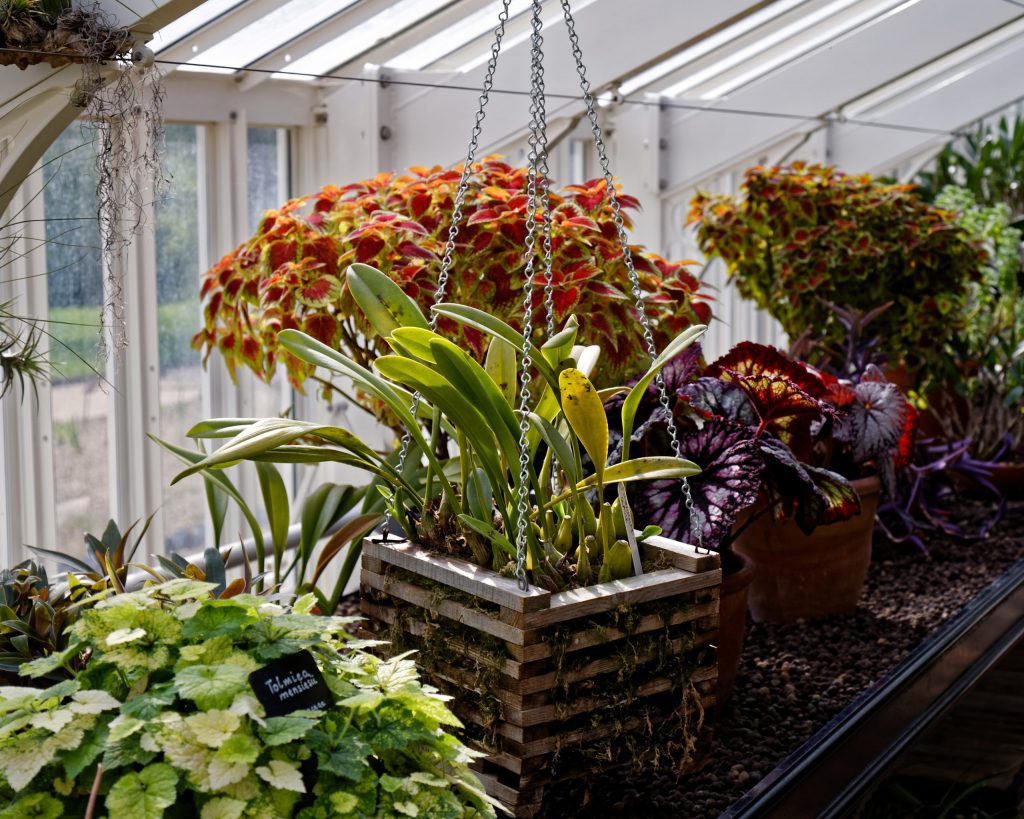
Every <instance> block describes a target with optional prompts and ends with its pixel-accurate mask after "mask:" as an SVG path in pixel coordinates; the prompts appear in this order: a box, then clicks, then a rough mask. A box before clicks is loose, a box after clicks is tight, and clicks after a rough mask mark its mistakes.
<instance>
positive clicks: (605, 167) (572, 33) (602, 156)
mask: <svg viewBox="0 0 1024 819" xmlns="http://www.w3.org/2000/svg"><path fill="white" fill-rule="evenodd" d="M561 3H562V11H563V15H564V17H565V27H566V30H567V31H568V33H569V42H570V43H571V44H572V56H573V58H574V59H575V60H576V73H577V74H578V75H579V78H580V89H581V90H582V91H583V100H584V102H585V103H586V106H587V118H588V119H589V120H590V130H591V132H592V133H593V135H594V144H595V146H596V147H597V157H598V160H599V161H600V163H601V171H602V173H603V175H604V180H605V184H606V185H607V187H608V197H609V199H610V201H611V208H612V218H613V220H614V221H615V227H616V230H617V231H618V234H619V242H620V243H621V244H622V260H623V262H624V263H625V265H626V270H627V272H628V273H629V284H630V289H631V291H632V294H633V300H634V302H635V304H636V309H637V313H638V315H639V320H640V327H641V329H642V330H643V336H644V344H645V346H646V348H647V353H648V355H649V356H650V357H651V361H654V359H655V358H657V355H658V349H657V345H656V344H655V343H654V334H653V332H652V331H651V321H650V318H649V317H648V316H647V310H646V305H645V304H644V293H643V290H642V289H641V288H640V276H639V275H638V274H637V272H636V267H635V266H634V265H633V255H632V254H631V253H630V250H629V238H628V236H627V235H626V225H625V222H624V220H623V217H622V208H621V206H620V205H619V196H618V193H617V192H616V190H615V178H614V177H613V176H612V172H611V166H610V165H609V163H608V150H607V148H606V147H605V144H604V138H603V136H602V133H601V125H600V124H599V123H598V121H597V109H596V107H595V104H594V95H593V93H592V91H591V89H590V81H589V80H588V79H587V69H586V67H585V66H584V65H583V51H582V50H581V49H580V39H579V36H578V35H577V34H576V23H575V21H574V20H573V16H572V9H571V8H570V7H569V0H561ZM655 383H656V384H657V387H658V402H659V403H660V404H661V408H662V411H663V412H664V413H665V423H666V426H667V428H668V436H669V439H670V441H671V445H672V452H673V454H675V456H676V457H677V458H678V457H680V452H681V451H682V447H681V446H680V443H679V431H678V429H676V421H675V417H674V415H673V413H672V402H671V401H670V400H669V397H668V389H667V388H666V386H665V379H664V378H662V377H661V373H660V372H659V373H658V375H657V377H656V379H655ZM683 496H684V498H685V501H686V511H687V514H688V515H689V520H690V529H691V535H693V536H694V537H695V538H696V541H697V544H696V545H697V547H698V548H701V547H703V545H704V537H703V533H702V531H701V529H702V528H703V527H701V526H697V527H696V531H694V529H695V527H694V511H695V510H694V505H693V493H692V492H691V491H690V484H689V482H688V481H687V480H686V478H683Z"/></svg>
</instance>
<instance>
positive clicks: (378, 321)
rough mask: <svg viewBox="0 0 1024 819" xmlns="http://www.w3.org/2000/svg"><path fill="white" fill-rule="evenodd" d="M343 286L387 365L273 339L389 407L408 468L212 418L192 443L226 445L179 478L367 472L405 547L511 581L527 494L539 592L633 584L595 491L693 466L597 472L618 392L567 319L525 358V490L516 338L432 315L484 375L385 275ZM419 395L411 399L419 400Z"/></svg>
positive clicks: (282, 427) (613, 515)
mask: <svg viewBox="0 0 1024 819" xmlns="http://www.w3.org/2000/svg"><path fill="white" fill-rule="evenodd" d="M347 277H348V286H349V290H350V292H351V293H352V295H353V297H354V298H355V299H356V301H357V303H358V305H359V307H360V309H361V310H362V311H363V313H364V314H365V316H366V318H367V320H368V321H369V322H370V324H372V325H373V327H374V329H375V331H376V332H377V333H378V334H379V335H380V336H381V337H383V338H385V339H386V340H387V342H388V344H389V346H390V347H391V350H392V353H391V354H390V355H385V356H381V357H379V358H378V359H377V360H376V362H374V368H373V369H372V370H371V369H369V368H366V367H364V366H362V365H360V364H358V363H356V362H355V361H353V360H352V359H350V358H348V357H347V356H345V355H343V354H341V353H339V352H337V351H335V350H332V349H331V348H330V347H328V346H326V345H325V344H323V343H321V342H319V341H317V340H316V339H314V338H311V337H310V336H308V335H306V334H304V333H301V332H298V331H295V330H286V331H284V332H282V333H281V334H280V336H279V337H278V342H279V343H280V344H281V346H283V347H284V348H286V349H287V350H288V351H289V352H290V353H291V354H292V355H295V356H297V357H298V358H300V359H302V360H303V361H305V362H307V363H308V364H311V365H314V366H318V367H322V368H324V369H325V370H326V371H328V372H329V373H330V374H332V376H341V377H345V378H348V379H350V380H351V381H352V382H354V384H355V386H356V387H357V388H358V389H359V390H362V391H363V392H364V393H366V394H368V395H370V396H372V397H373V398H374V399H375V400H377V401H380V402H381V403H382V404H384V405H385V406H387V408H388V410H389V411H390V412H391V413H392V414H393V415H394V417H395V418H397V419H398V420H399V421H400V423H401V425H402V427H403V428H404V429H405V431H406V432H407V434H408V437H409V442H410V443H409V447H410V455H409V457H408V458H407V459H406V462H405V468H404V469H402V470H400V469H399V468H398V466H397V465H396V463H395V461H394V459H393V458H390V459H389V458H388V457H386V456H385V455H383V454H381V453H379V452H376V451H375V450H374V449H373V448H372V447H370V446H369V445H367V444H366V443H364V442H363V441H361V440H360V439H359V438H358V437H356V436H355V435H353V434H352V433H351V432H349V431H348V430H345V429H342V428H339V427H334V426H327V425H322V424H316V423H311V422H306V421H299V420H292V419H287V418H268V419H264V420H261V421H255V422H252V421H248V420H246V421H239V420H237V419H215V420H210V421H205V422H203V423H200V424H198V425H197V426H195V427H194V428H193V429H192V430H190V432H189V435H190V436H192V437H194V438H228V439H230V440H228V441H227V443H225V444H223V445H222V446H221V447H220V448H219V449H217V450H216V451H215V452H213V453H212V454H210V455H208V456H206V457H205V458H203V459H201V460H197V462H196V463H195V464H193V465H192V466H190V467H189V468H188V469H186V470H185V471H184V472H182V473H181V474H180V475H178V477H177V478H176V479H175V480H179V479H181V478H182V477H184V476H186V475H189V474H192V473H195V472H200V471H208V470H217V469H221V468H224V467H227V466H230V465H232V464H235V463H237V462H238V461H241V460H253V461H256V462H265V461H271V462H285V463H288V462H291V463H310V462H323V461H336V462H338V463H342V464H346V465H349V466H356V467H359V468H361V469H363V470H365V471H366V472H368V473H370V474H372V475H374V476H375V478H376V479H377V481H378V489H379V491H380V492H381V493H382V494H383V495H384V496H385V500H386V502H387V506H388V509H389V511H390V513H391V516H392V517H393V519H394V520H395V521H396V522H397V523H398V524H399V525H400V526H402V527H403V528H404V529H405V531H406V532H407V533H409V535H410V536H411V537H413V538H415V539H416V540H417V541H419V542H420V543H422V544H423V545H425V546H427V547H428V548H431V549H434V550H437V551H442V552H447V553H455V554H459V555H462V556H464V557H466V558H468V559H471V560H473V561H475V562H476V563H478V564H480V565H484V566H491V567H493V568H495V569H496V570H499V571H502V570H507V569H508V567H509V565H510V561H512V559H513V558H514V557H515V551H516V548H515V545H514V540H515V533H516V532H517V528H518V525H519V522H520V512H519V507H518V502H519V498H520V496H521V490H523V489H525V492H526V494H527V495H528V497H529V498H530V499H531V502H530V503H529V504H528V506H529V510H528V512H527V515H528V518H529V519H528V520H527V521H526V525H525V529H526V540H527V543H526V547H527V567H528V569H529V570H530V571H532V577H533V581H534V582H535V583H537V584H540V585H543V586H546V587H548V588H553V589H561V588H564V587H565V586H566V585H570V584H574V583H578V584H584V585H585V584H587V583H589V582H591V578H595V579H598V580H604V579H611V578H617V577H623V576H627V575H629V574H632V573H633V572H634V570H635V569H634V567H635V565H636V563H634V562H632V561H630V560H629V559H628V558H629V557H630V554H631V550H630V547H629V545H628V543H627V538H626V534H627V533H626V532H625V524H624V522H623V515H622V511H621V509H620V508H616V506H615V505H612V504H606V503H602V501H603V500H604V497H603V493H604V489H605V487H610V486H617V485H619V484H624V483H628V482H632V481H641V480H655V479H673V478H683V477H686V476H688V475H693V474H695V473H696V472H697V471H698V468H697V467H696V466H695V465H694V464H693V463H692V462H690V461H686V460H683V459H680V458H674V457H644V458H632V459H631V458H628V457H624V458H623V459H622V460H621V461H619V462H618V463H614V464H606V461H607V458H608V428H607V421H606V419H605V413H604V410H603V407H602V399H604V398H606V397H608V396H609V395H610V394H612V393H615V392H620V391H625V390H624V388H610V389H605V390H600V391H599V390H597V389H596V388H595V387H594V385H593V383H592V382H591V380H590V376H591V373H592V372H593V370H594V368H595V366H596V363H597V360H598V358H599V353H600V350H599V349H598V348H597V347H593V346H591V347H585V346H580V345H577V344H576V341H577V339H576V330H577V323H576V321H575V319H574V318H570V319H569V320H568V321H567V322H566V325H565V327H564V329H563V330H562V331H561V332H559V333H558V334H556V335H555V336H554V337H553V338H551V339H549V340H548V341H547V342H546V343H545V344H544V345H543V346H541V347H539V348H538V347H533V346H531V347H529V348H528V356H529V363H530V366H531V368H532V371H533V373H534V376H535V381H534V387H533V393H534V394H535V395H536V396H537V398H536V400H535V401H533V402H532V403H531V406H530V407H529V411H528V418H529V422H530V426H529V429H528V435H527V439H528V446H529V454H530V458H529V463H528V464H527V468H526V470H525V472H524V474H525V481H526V485H525V487H523V484H522V479H521V477H520V443H519V441H520V415H519V412H518V397H517V390H516V376H517V373H518V372H519V367H520V365H521V361H520V359H519V354H520V353H519V351H521V350H522V349H523V346H524V345H523V337H522V335H521V334H520V333H518V332H516V331H515V330H514V329H513V328H512V327H510V326H509V325H507V324H505V323H504V322H502V321H501V320H499V319H496V318H494V317H493V316H491V315H489V314H487V313H485V312H483V311H481V310H477V309H475V308H472V307H466V306H461V305H457V304H440V305H437V306H436V307H435V308H434V310H435V312H436V313H437V314H438V315H439V316H440V317H443V318H445V319H448V320H451V321H454V322H457V323H459V324H461V325H464V326H467V327H471V328H473V329H474V330H476V331H478V332H480V333H483V334H485V335H486V336H488V337H489V338H490V346H489V349H488V351H487V355H486V358H485V361H484V364H483V365H481V364H479V363H477V361H476V360H475V359H474V358H473V357H472V356H471V355H469V354H468V353H467V352H466V351H465V350H463V349H462V348H460V347H459V346H458V345H456V344H454V343H453V342H451V341H449V340H447V339H445V338H443V337H442V336H440V335H438V334H437V333H436V332H434V331H433V330H431V329H430V323H429V322H428V321H427V318H426V317H425V316H424V315H423V314H422V313H421V312H420V309H419V308H418V307H417V306H416V304H415V302H413V301H412V300H411V299H410V298H409V297H408V296H406V295H405V293H403V292H402V290H401V289H400V288H399V287H398V285H396V284H395V283H394V282H393V281H392V280H391V279H390V278H389V277H388V276H385V275H384V274H382V273H380V272H379V271H377V270H375V269H374V268H371V267H368V266H367V265H361V264H356V265H352V266H351V267H350V268H349V269H348V272H347ZM703 330H704V328H703V327H702V326H698V327H693V328H689V329H687V330H686V331H684V332H683V333H682V334H680V335H679V336H678V337H677V338H675V339H674V340H673V341H672V342H671V343H670V344H669V345H668V347H667V348H666V350H665V351H664V352H663V353H662V355H661V356H659V357H658V359H657V360H656V361H655V362H654V363H653V364H652V366H651V368H650V370H649V371H648V372H647V374H646V375H645V377H644V378H642V379H641V381H640V382H639V383H638V384H637V385H636V386H635V387H634V388H633V389H632V390H631V391H629V396H628V397H627V400H626V402H625V403H624V406H623V410H622V413H623V419H622V420H623V428H624V429H629V428H632V426H633V415H634V414H635V412H636V407H637V405H638V402H639V395H640V394H642V393H643V392H644V391H645V390H646V389H647V388H648V386H649V385H650V383H651V381H652V380H653V379H654V378H655V376H656V375H657V373H658V372H659V371H660V369H661V367H663V366H664V365H665V364H666V363H667V362H668V361H669V360H670V359H671V358H672V357H674V356H675V355H676V354H678V353H679V352H681V351H682V350H683V349H685V348H686V347H687V346H688V345H689V344H690V343H692V342H693V341H694V340H695V339H697V338H698V337H699V336H700V335H701V333H702V332H703ZM414 393H419V394H420V396H421V397H422V400H421V401H420V402H419V403H418V404H417V403H416V402H415V401H414V397H413V395H414ZM449 450H451V451H449ZM627 455H628V453H627ZM585 456H586V458H587V459H589V464H590V466H589V467H588V465H587V462H586V461H585V460H584V458H585ZM595 496H596V502H597V510H596V511H595V505H594V504H595V500H594V497H595ZM624 550H625V551H624ZM623 554H625V556H626V558H627V559H625V560H623V559H622V555H623Z"/></svg>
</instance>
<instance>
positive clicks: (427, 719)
mask: <svg viewBox="0 0 1024 819" xmlns="http://www.w3.org/2000/svg"><path fill="white" fill-rule="evenodd" d="M213 588H214V587H213V584H212V583H203V582H199V581H194V580H185V579H179V580H173V581H170V582H168V583H164V584H161V585H158V586H151V587H147V588H145V589H143V590H142V591H138V592H132V593H129V594H124V595H119V596H116V597H112V598H108V599H106V600H102V601H100V602H98V603H96V604H95V606H94V607H93V608H90V609H88V610H86V611H84V612H83V613H82V615H81V617H80V618H79V619H78V621H77V622H76V623H75V624H74V625H73V626H72V627H71V632H72V635H71V640H70V643H69V645H68V647H67V648H66V649H65V650H64V651H62V652H59V653H56V654H53V655H51V656H50V657H46V658H43V659H39V660H34V661H33V662H31V663H27V664H25V665H24V666H23V667H22V673H23V674H26V675H29V676H37V675H48V674H51V673H52V672H53V671H54V670H55V669H56V668H58V667H60V666H61V665H62V664H69V665H70V664H72V661H75V662H74V668H76V669H77V668H78V667H80V666H81V664H82V662H79V660H82V659H83V658H84V668H83V669H82V670H80V671H77V673H75V675H74V677H73V678H72V679H67V680H63V681H61V682H58V683H56V684H55V685H52V686H50V687H49V688H45V689H39V688H24V687H18V686H4V687H2V688H0V724H2V726H3V731H2V732H0V812H2V813H3V815H5V816H11V817H16V816H25V817H28V816H37V817H59V816H86V815H97V816H100V815H102V816H117V817H129V816H130V817H138V819H161V817H167V819H170V817H186V816H187V817H197V819H243V818H245V817H251V819H286V818H287V817H292V816H296V817H300V816H301V817H319V816H325V817H326V816H350V817H353V819H357V818H358V817H363V818H364V819H371V817H383V816H400V815H404V816H417V815H419V816H431V817H439V818H440V817H449V819H482V818H483V817H493V816H494V815H495V811H494V807H493V803H492V802H491V800H490V799H489V798H488V797H487V796H486V795H485V794H484V792H483V789H482V787H481V785H480V782H479V780H477V778H476V777H475V775H474V774H473V773H472V772H471V771H470V769H469V763H470V762H471V761H472V760H473V759H474V757H475V756H477V754H475V752H473V751H471V750H469V749H468V748H466V747H465V746H464V745H463V744H462V743H461V742H460V741H459V740H458V739H456V738H455V736H453V735H452V734H451V733H448V732H447V731H446V730H445V729H446V728H455V727H458V726H459V721H458V720H457V719H456V718H455V717H454V716H453V715H452V714H451V713H450V712H449V711H448V709H447V707H446V706H445V701H446V700H447V699H448V698H447V697H445V696H442V695H440V694H438V693H437V692H436V690H434V689H432V688H430V687H429V686H424V685H421V684H420V681H419V679H418V677H417V674H416V668H415V665H414V664H413V662H412V661H411V660H409V659H407V658H404V657H395V658H394V659H391V660H388V661H384V660H380V659H378V658H376V657H374V656H372V655H370V654H368V653H366V652H365V651H364V650H361V647H360V646H361V644H360V643H359V642H356V641H352V640H351V638H349V637H348V635H347V634H346V633H345V626H346V624H347V623H348V622H349V621H350V620H351V619H352V618H342V617H319V616H312V615H310V613H309V612H310V611H311V610H312V608H313V606H314V605H315V600H314V598H313V597H312V596H311V595H308V596H306V597H303V598H300V599H299V600H297V601H296V603H295V605H294V607H292V608H290V609H289V608H285V607H282V606H279V605H276V604H274V603H271V602H268V601H267V600H266V599H265V598H262V597H257V596H253V595H248V594H242V595H237V596H235V597H232V598H230V599H215V598H214V597H212V591H213ZM362 645H365V644H362ZM304 652H306V653H308V654H307V655H306V656H308V660H307V662H308V663H313V664H315V666H316V669H317V670H318V671H319V673H320V674H321V675H322V677H323V680H324V682H325V683H326V688H327V690H326V691H325V692H324V693H323V697H324V699H323V700H320V701H318V702H317V703H315V704H316V705H317V706H318V708H317V709H316V710H295V711H292V712H291V713H286V714H283V715H276V716H273V715H268V713H267V708H266V707H265V705H264V702H263V701H261V700H260V699H259V698H258V696H257V691H256V690H255V689H254V688H253V687H252V683H251V682H250V677H249V675H250V674H251V673H253V672H255V671H258V670H260V669H262V668H264V667H265V666H266V665H267V664H268V663H270V662H273V661H276V660H278V659H279V658H283V657H289V656H290V657H294V656H296V655H298V654H301V653H304ZM283 673H284V672H283ZM307 673H308V674H310V675H312V672H311V671H309V672H307ZM278 679H280V678H278ZM306 679H309V677H306ZM314 679H315V677H314ZM320 706H322V707H320ZM92 800H95V802H94V803H93V804H92V806H91V807H89V808H87V804H89V803H90V802H91V801H92Z"/></svg>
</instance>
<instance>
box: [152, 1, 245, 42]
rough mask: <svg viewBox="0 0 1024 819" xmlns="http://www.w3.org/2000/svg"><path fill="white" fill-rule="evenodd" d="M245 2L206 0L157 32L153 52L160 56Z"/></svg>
mask: <svg viewBox="0 0 1024 819" xmlns="http://www.w3.org/2000/svg"><path fill="white" fill-rule="evenodd" d="M244 2H245V0H206V2H205V3H203V4H201V5H199V6H197V7H196V8H194V9H192V11H190V12H189V13H188V14H183V15H182V16H181V17H179V18H178V19H177V20H175V21H174V22H173V23H168V24H167V25H166V26H164V27H163V28H162V29H160V30H159V31H158V32H156V33H155V34H154V35H153V39H152V41H151V42H150V43H149V45H150V47H151V48H152V49H153V51H155V52H156V53H157V54H159V53H160V52H161V51H163V50H164V49H165V48H167V47H168V46H172V45H174V44H175V43H176V42H177V41H178V40H181V39H183V38H184V37H188V36H189V35H190V34H193V33H195V32H197V31H199V29H201V28H202V27H203V26H205V25H206V24H207V23H212V22H213V21H214V20H216V19H217V18H218V17H220V16H221V15H222V14H226V13H227V12H229V11H231V9H233V8H234V7H235V6H240V5H241V4H242V3H244Z"/></svg>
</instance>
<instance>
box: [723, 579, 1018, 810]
mask: <svg viewBox="0 0 1024 819" xmlns="http://www.w3.org/2000/svg"><path fill="white" fill-rule="evenodd" d="M1022 639H1024V559H1022V560H1018V561H1017V562H1016V563H1015V564H1014V565H1013V566H1012V567H1010V569H1009V570H1008V571H1007V572H1005V573H1004V574H1003V575H1001V576H1000V577H999V578H997V579H996V580H995V581H993V582H992V583H991V584H990V585H989V586H988V587H987V588H986V589H985V590H984V591H982V592H981V593H980V594H979V595H978V596H977V597H975V598H974V599H973V600H971V602H970V603H968V604H967V605H966V606H964V608H963V609H961V610H960V612H959V613H958V614H957V615H956V616H955V617H953V618H952V619H951V620H949V621H948V622H947V623H945V624H944V625H943V626H942V627H940V628H939V629H938V630H937V631H936V632H934V633H933V634H931V635H930V636H929V637H928V638H927V639H925V640H924V641H922V642H921V644H920V645H918V646H917V648H916V649H915V650H914V651H913V652H912V653H911V654H909V655H908V656H907V657H905V658H904V659H903V660H902V661H901V662H900V663H899V664H898V665H897V666H896V667H895V668H893V669H892V670H891V671H890V672H889V673H888V674H887V675H886V676H885V677H883V678H882V679H881V680H879V681H878V682H877V683H875V684H874V685H873V686H872V687H871V688H869V689H867V690H866V691H865V692H864V693H862V694H861V695H860V696H859V697H857V699H855V700H854V701H853V702H852V703H850V704H849V705H848V706H847V707H846V708H845V709H844V710H843V711H841V712H840V713H839V714H837V715H836V716H835V717H834V718H833V719H832V720H831V721H830V722H829V723H828V724H826V725H825V726H824V727H823V728H821V730H819V731H818V732H817V733H816V734H814V736H812V737H811V738H810V739H808V740H807V741H806V742H805V743H804V744H803V745H801V746H800V747H799V748H798V749H797V750H796V751H794V752H793V753H791V754H790V755H789V756H788V757H786V758H785V759H784V760H783V761H782V762H781V763H780V764H779V765H778V766H777V767H776V768H775V769H774V770H773V771H772V772H771V773H769V774H768V776H766V777H765V778H764V779H763V780H762V781H761V782H759V783H758V784H757V785H755V786H754V787H753V788H752V789H751V790H750V791H749V792H747V793H746V794H745V795H744V796H742V797H741V798H740V799H739V800H737V801H736V802H735V803H733V804H732V805H731V806H730V807H729V809H728V810H726V811H725V813H723V814H722V819H740V818H741V817H742V818H743V819H748V818H749V817H758V818H759V819H760V817H778V819H804V817H807V819H819V818H820V819H827V818H828V817H841V816H846V815H848V814H849V813H850V812H852V811H853V810H854V809H855V808H856V807H857V806H858V804H859V803H860V802H861V801H862V800H863V799H864V798H866V796H867V795H868V794H869V793H870V789H871V788H872V786H873V785H875V784H877V783H878V782H879V781H880V780H881V779H882V778H883V777H884V775H885V774H886V772H887V771H889V770H890V769H891V768H892V766H893V764H894V763H895V762H896V760H897V759H898V758H899V756H900V755H901V754H902V753H903V752H904V751H905V750H907V749H908V748H909V747H910V746H911V745H912V744H913V742H914V740H916V739H917V738H918V737H919V736H920V735H921V733H922V732H923V731H924V730H925V729H926V728H927V727H929V726H930V725H932V724H933V723H934V722H935V721H937V720H938V719H939V717H941V716H942V714H944V713H945V712H946V711H947V710H948V709H949V708H950V707H951V706H952V705H953V704H954V703H955V702H956V701H957V700H958V699H959V698H960V696H961V695H963V694H964V693H965V692H966V691H967V690H968V689H970V688H971V686H973V685H974V684H975V683H976V682H977V681H978V680H980V679H981V677H982V676H983V675H984V674H985V673H986V672H987V671H988V670H989V669H990V668H992V667H993V666H994V665H995V664H996V663H998V662H999V660H1000V659H1001V658H1002V657H1003V656H1004V655H1006V654H1007V653H1008V652H1009V651H1010V650H1011V649H1012V648H1013V647H1014V646H1015V645H1016V644H1017V643H1018V642H1019V641H1021V640H1022Z"/></svg>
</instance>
